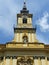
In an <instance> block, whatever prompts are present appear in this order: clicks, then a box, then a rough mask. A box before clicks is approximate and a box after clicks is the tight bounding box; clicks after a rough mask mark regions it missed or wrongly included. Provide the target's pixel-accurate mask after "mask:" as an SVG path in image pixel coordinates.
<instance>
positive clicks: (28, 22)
mask: <svg viewBox="0 0 49 65" xmlns="http://www.w3.org/2000/svg"><path fill="white" fill-rule="evenodd" d="M32 17H33V15H32V14H30V13H29V10H27V7H26V2H24V5H23V9H22V10H21V11H20V14H17V26H16V28H14V40H13V41H14V42H17V43H18V42H20V43H33V42H37V40H36V28H34V27H33V26H32Z"/></svg>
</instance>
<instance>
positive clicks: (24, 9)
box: [21, 0, 29, 13]
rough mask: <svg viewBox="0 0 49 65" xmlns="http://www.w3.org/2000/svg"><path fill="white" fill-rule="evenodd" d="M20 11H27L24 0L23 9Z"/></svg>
mask: <svg viewBox="0 0 49 65" xmlns="http://www.w3.org/2000/svg"><path fill="white" fill-rule="evenodd" d="M21 13H29V11H28V10H27V7H26V1H25V0H24V4H23V9H22V10H21Z"/></svg>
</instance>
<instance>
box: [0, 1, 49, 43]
mask: <svg viewBox="0 0 49 65" xmlns="http://www.w3.org/2000/svg"><path fill="white" fill-rule="evenodd" d="M23 2H24V0H0V44H1V43H2V44H3V43H6V42H10V41H12V39H13V37H14V30H13V27H14V26H16V22H17V19H16V14H17V13H20V10H21V9H22V7H23ZM26 5H27V9H28V10H29V11H30V13H32V14H33V25H34V26H35V25H36V26H37V31H36V38H37V39H38V40H39V41H40V42H43V43H45V44H49V0H26Z"/></svg>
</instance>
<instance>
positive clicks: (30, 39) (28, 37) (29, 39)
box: [28, 33, 31, 42]
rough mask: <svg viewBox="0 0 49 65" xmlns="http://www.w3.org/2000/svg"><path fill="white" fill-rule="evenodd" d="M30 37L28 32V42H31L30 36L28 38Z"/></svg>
mask: <svg viewBox="0 0 49 65" xmlns="http://www.w3.org/2000/svg"><path fill="white" fill-rule="evenodd" d="M30 37H31V36H30V33H29V34H28V38H29V39H28V41H29V42H31V38H30Z"/></svg>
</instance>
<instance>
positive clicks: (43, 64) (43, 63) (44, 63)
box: [41, 57, 47, 65]
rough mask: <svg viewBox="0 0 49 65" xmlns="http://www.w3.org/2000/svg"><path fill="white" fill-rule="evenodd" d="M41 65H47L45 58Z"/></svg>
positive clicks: (42, 58)
mask: <svg viewBox="0 0 49 65" xmlns="http://www.w3.org/2000/svg"><path fill="white" fill-rule="evenodd" d="M41 65H47V64H46V59H45V57H41Z"/></svg>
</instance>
